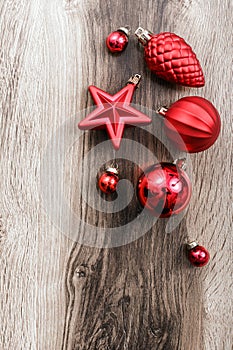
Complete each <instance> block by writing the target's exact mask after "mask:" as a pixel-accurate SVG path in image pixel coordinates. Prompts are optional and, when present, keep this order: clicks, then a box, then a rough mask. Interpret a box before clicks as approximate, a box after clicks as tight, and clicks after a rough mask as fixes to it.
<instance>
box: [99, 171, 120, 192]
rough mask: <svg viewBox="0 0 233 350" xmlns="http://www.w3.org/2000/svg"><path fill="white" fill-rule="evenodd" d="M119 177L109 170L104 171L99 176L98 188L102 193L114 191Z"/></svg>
mask: <svg viewBox="0 0 233 350" xmlns="http://www.w3.org/2000/svg"><path fill="white" fill-rule="evenodd" d="M118 181H119V178H118V176H117V175H116V174H114V173H111V172H106V173H104V174H102V175H101V177H100V178H99V182H98V185H99V188H100V190H101V191H102V192H104V193H107V194H109V193H114V192H115V191H116V187H117V183H118Z"/></svg>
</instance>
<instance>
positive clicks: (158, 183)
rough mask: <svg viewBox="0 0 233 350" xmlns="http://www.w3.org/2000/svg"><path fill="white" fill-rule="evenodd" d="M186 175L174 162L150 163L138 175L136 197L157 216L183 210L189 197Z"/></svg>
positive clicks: (189, 191) (169, 214) (189, 183)
mask: <svg viewBox="0 0 233 350" xmlns="http://www.w3.org/2000/svg"><path fill="white" fill-rule="evenodd" d="M191 191H192V190H191V182H190V180H189V178H188V175H187V174H186V173H185V172H184V170H182V168H181V167H177V166H176V165H175V164H174V163H165V162H164V163H158V164H155V165H152V166H151V167H149V168H148V169H146V171H144V173H143V174H142V175H141V176H140V178H139V181H138V186H137V193H138V198H139V201H140V203H141V205H142V206H143V207H145V208H146V209H148V210H149V212H150V213H151V214H152V215H154V216H157V217H161V218H168V217H170V216H171V215H174V214H178V213H180V212H181V211H182V210H184V209H185V208H186V207H187V205H188V203H189V201H190V198H191Z"/></svg>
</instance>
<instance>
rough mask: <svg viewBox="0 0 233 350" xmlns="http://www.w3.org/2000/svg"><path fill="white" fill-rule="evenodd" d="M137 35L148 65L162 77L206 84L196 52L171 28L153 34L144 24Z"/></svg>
mask: <svg viewBox="0 0 233 350" xmlns="http://www.w3.org/2000/svg"><path fill="white" fill-rule="evenodd" d="M135 35H136V36H137V38H138V40H139V41H140V42H141V43H142V44H143V45H144V55H145V61H146V64H147V66H148V68H149V69H150V70H151V71H152V72H153V73H155V74H156V75H157V76H158V77H159V78H162V79H164V80H168V81H170V82H172V83H176V84H180V85H184V86H191V87H202V86H204V85H205V79H204V75H203V72H202V68H201V65H200V63H199V61H198V59H197V57H196V54H195V53H194V52H193V50H192V48H191V46H190V45H188V44H187V43H186V42H185V41H184V39H183V38H181V37H179V36H178V35H176V34H174V33H170V32H164V33H159V34H153V33H151V32H150V31H148V30H145V29H143V28H141V27H139V28H138V29H137V30H136V32H135Z"/></svg>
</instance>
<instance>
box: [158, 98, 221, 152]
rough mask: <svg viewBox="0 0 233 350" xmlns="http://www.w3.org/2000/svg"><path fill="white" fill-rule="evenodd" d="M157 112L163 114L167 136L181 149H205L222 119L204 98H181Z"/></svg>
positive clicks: (214, 138)
mask: <svg viewBox="0 0 233 350" xmlns="http://www.w3.org/2000/svg"><path fill="white" fill-rule="evenodd" d="M158 113H160V114H161V115H163V116H164V117H165V122H164V125H165V131H166V134H167V136H168V138H169V139H170V140H171V141H172V142H173V143H174V144H175V145H176V146H177V147H178V148H179V149H180V150H182V151H185V152H189V153H195V152H201V151H205V150H206V149H207V148H209V147H210V146H212V145H213V143H214V142H215V141H216V139H217V138H218V136H219V132H220V126H221V120H220V116H219V113H218V111H217V109H216V108H215V107H214V106H213V105H212V103H210V102H209V101H208V100H206V99H205V98H203V97H199V96H188V97H183V98H181V99H180V100H178V101H176V102H175V103H173V104H172V105H171V107H170V108H168V109H167V108H165V107H162V108H160V109H159V110H158Z"/></svg>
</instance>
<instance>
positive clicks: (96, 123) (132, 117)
mask: <svg viewBox="0 0 233 350" xmlns="http://www.w3.org/2000/svg"><path fill="white" fill-rule="evenodd" d="M140 79H141V76H140V75H139V74H135V75H134V76H133V77H131V78H130V79H129V81H128V83H127V85H126V86H125V87H124V88H123V89H121V90H120V91H118V92H117V93H116V94H115V95H113V96H112V95H109V94H108V93H107V92H105V91H103V90H101V89H99V88H97V87H96V86H93V85H92V86H89V91H90V93H91V96H92V98H93V101H94V103H95V104H96V105H97V108H96V109H95V110H94V111H93V112H91V113H90V114H89V115H88V116H87V117H86V118H85V119H84V120H82V121H81V122H80V123H79V124H78V127H79V129H81V130H90V129H93V130H94V129H95V130H96V129H103V128H106V129H107V132H108V135H109V138H110V139H111V141H112V144H113V147H114V148H115V149H116V150H118V149H119V148H120V143H121V139H122V136H123V133H124V128H125V126H128V125H131V126H135V125H147V124H150V123H151V119H150V118H149V117H148V116H147V115H145V114H144V113H142V112H140V111H138V110H137V109H135V108H133V107H131V106H130V103H131V102H132V98H133V94H134V91H135V90H136V88H137V86H138V84H139V82H140Z"/></svg>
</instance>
